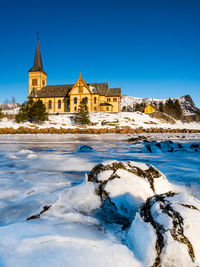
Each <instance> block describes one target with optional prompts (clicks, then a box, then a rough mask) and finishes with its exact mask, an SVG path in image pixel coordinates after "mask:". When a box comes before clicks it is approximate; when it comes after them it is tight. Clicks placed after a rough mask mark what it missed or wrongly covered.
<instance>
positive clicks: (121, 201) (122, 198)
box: [88, 161, 175, 219]
mask: <svg viewBox="0 0 200 267" xmlns="http://www.w3.org/2000/svg"><path fill="white" fill-rule="evenodd" d="M88 181H89V182H93V183H95V188H96V194H98V195H99V196H100V197H101V200H102V201H103V202H104V203H106V204H107V203H108V204H111V205H112V207H114V208H115V209H116V210H117V212H118V213H120V214H121V215H123V216H126V217H127V218H129V219H130V218H132V217H133V213H134V214H135V211H136V210H137V209H138V208H139V205H140V204H141V203H142V202H144V201H146V199H147V198H149V197H151V196H153V195H154V194H160V193H164V192H167V191H169V190H175V189H174V186H173V185H172V184H170V183H169V182H168V180H167V179H166V177H165V176H164V175H163V174H162V173H161V172H159V171H158V170H157V169H156V168H155V167H153V166H152V165H147V164H144V163H138V162H133V161H129V162H125V163H123V162H117V161H113V162H108V163H105V164H99V165H96V166H95V167H94V168H93V169H92V171H91V172H90V173H89V175H88Z"/></svg>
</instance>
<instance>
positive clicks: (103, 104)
mask: <svg viewBox="0 0 200 267" xmlns="http://www.w3.org/2000/svg"><path fill="white" fill-rule="evenodd" d="M99 106H100V107H105V106H111V107H113V105H112V104H110V103H101V104H100V105H99Z"/></svg>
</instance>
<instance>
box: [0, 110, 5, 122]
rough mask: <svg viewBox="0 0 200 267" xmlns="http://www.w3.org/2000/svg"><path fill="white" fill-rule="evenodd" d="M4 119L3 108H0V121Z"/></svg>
mask: <svg viewBox="0 0 200 267" xmlns="http://www.w3.org/2000/svg"><path fill="white" fill-rule="evenodd" d="M3 117H4V113H3V111H2V108H0V120H1V119H3Z"/></svg>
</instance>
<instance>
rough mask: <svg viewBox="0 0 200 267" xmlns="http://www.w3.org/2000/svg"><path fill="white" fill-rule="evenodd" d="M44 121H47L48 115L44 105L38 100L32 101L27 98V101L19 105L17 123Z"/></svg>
mask: <svg viewBox="0 0 200 267" xmlns="http://www.w3.org/2000/svg"><path fill="white" fill-rule="evenodd" d="M46 120H48V114H47V112H46V107H45V105H44V104H43V102H42V100H40V99H39V100H37V101H33V99H32V98H29V99H28V101H26V102H24V103H23V104H22V105H21V107H20V110H19V114H17V115H16V121H17V122H18V123H19V122H21V121H30V122H43V121H46Z"/></svg>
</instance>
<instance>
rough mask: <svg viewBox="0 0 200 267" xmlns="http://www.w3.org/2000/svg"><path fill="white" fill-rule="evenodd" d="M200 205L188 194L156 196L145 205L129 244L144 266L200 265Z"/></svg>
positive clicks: (134, 226) (135, 220) (170, 193)
mask: <svg viewBox="0 0 200 267" xmlns="http://www.w3.org/2000/svg"><path fill="white" fill-rule="evenodd" d="M199 220H200V201H199V200H197V199H195V198H194V197H192V196H190V195H188V194H186V193H179V194H177V193H173V192H168V193H165V194H160V195H155V196H153V197H151V198H149V199H147V201H146V203H144V204H142V205H141V207H140V210H139V212H138V213H137V214H136V216H135V219H134V221H133V223H132V225H131V228H130V230H129V234H128V244H129V246H130V248H131V249H132V250H133V252H134V254H135V255H136V257H137V258H138V259H139V260H140V261H141V262H142V263H143V264H144V266H183V267H189V266H199V265H200V249H199V248H200V224H199Z"/></svg>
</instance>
